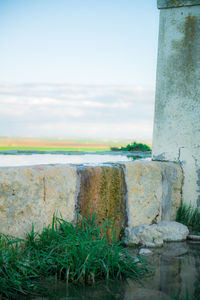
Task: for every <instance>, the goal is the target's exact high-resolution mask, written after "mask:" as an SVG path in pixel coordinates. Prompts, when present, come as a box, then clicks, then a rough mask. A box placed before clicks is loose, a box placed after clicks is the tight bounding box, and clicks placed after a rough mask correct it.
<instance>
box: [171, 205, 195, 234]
mask: <svg viewBox="0 0 200 300" xmlns="http://www.w3.org/2000/svg"><path fill="white" fill-rule="evenodd" d="M176 221H177V222H180V223H182V224H184V225H186V226H188V227H189V230H190V232H192V233H194V234H200V210H199V208H194V207H193V206H192V205H187V204H183V203H182V204H181V206H180V207H179V209H178V211H177V214H176Z"/></svg>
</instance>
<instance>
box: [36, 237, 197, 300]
mask: <svg viewBox="0 0 200 300" xmlns="http://www.w3.org/2000/svg"><path fill="white" fill-rule="evenodd" d="M152 251H153V253H152V254H151V255H148V256H145V257H146V258H147V259H148V260H149V261H150V262H151V263H152V267H153V268H154V271H153V274H152V275H151V276H149V277H147V278H143V279H142V280H141V282H140V283H139V282H134V281H132V280H127V281H126V282H116V281H113V282H109V283H105V282H101V283H99V284H96V285H94V286H74V285H69V286H66V285H65V284H64V283H57V284H56V285H55V286H54V288H50V287H48V288H49V290H50V296H49V297H44V298H42V297H41V298H32V299H34V300H42V299H44V300H47V299H52V300H53V299H56V300H79V299H84V300H93V299H95V300H102V299H103V300H112V299H123V300H170V299H171V300H172V299H174V300H175V299H176V300H193V299H195V300H199V299H200V243H198V242H195V243H194V242H179V243H166V244H165V245H164V247H163V248H160V249H153V250H152ZM187 292H188V294H189V298H186V293H187Z"/></svg>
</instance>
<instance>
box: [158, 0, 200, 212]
mask: <svg viewBox="0 0 200 300" xmlns="http://www.w3.org/2000/svg"><path fill="white" fill-rule="evenodd" d="M158 8H159V9H160V26H159V43H158V62H157V80H156V101H155V119H154V136H153V147H152V155H153V160H159V161H174V162H179V163H180V164H181V165H182V168H183V173H184V183H183V202H185V203H188V204H189V203H191V204H193V205H194V206H199V207H200V51H199V49H200V34H199V32H200V0H185V1H183V0H158Z"/></svg>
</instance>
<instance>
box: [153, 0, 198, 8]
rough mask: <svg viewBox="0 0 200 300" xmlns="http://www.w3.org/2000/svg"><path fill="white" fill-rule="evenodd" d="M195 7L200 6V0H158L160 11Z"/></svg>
mask: <svg viewBox="0 0 200 300" xmlns="http://www.w3.org/2000/svg"><path fill="white" fill-rule="evenodd" d="M194 5H200V0H157V7H158V8H159V9H163V8H175V7H181V6H194Z"/></svg>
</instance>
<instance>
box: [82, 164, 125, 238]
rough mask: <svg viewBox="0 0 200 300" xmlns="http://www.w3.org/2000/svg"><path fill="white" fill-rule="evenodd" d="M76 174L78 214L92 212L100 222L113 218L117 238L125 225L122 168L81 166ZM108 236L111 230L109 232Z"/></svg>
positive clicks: (118, 166) (116, 166)
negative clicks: (78, 182) (77, 182)
mask: <svg viewBox="0 0 200 300" xmlns="http://www.w3.org/2000/svg"><path fill="white" fill-rule="evenodd" d="M78 174H79V178H80V189H79V195H78V204H79V212H80V214H82V215H86V216H87V215H92V213H95V215H96V218H97V219H98V221H99V222H100V223H102V222H104V221H107V220H110V219H111V218H112V220H113V222H114V227H115V230H116V237H117V239H118V238H119V236H120V234H121V232H122V231H123V230H124V228H125V223H126V211H125V204H126V203H125V202H126V199H125V197H126V185H125V179H124V172H123V168H122V166H120V165H117V164H111V165H101V166H83V167H80V168H79V170H78ZM111 235H112V229H111V230H110V231H109V236H111Z"/></svg>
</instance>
